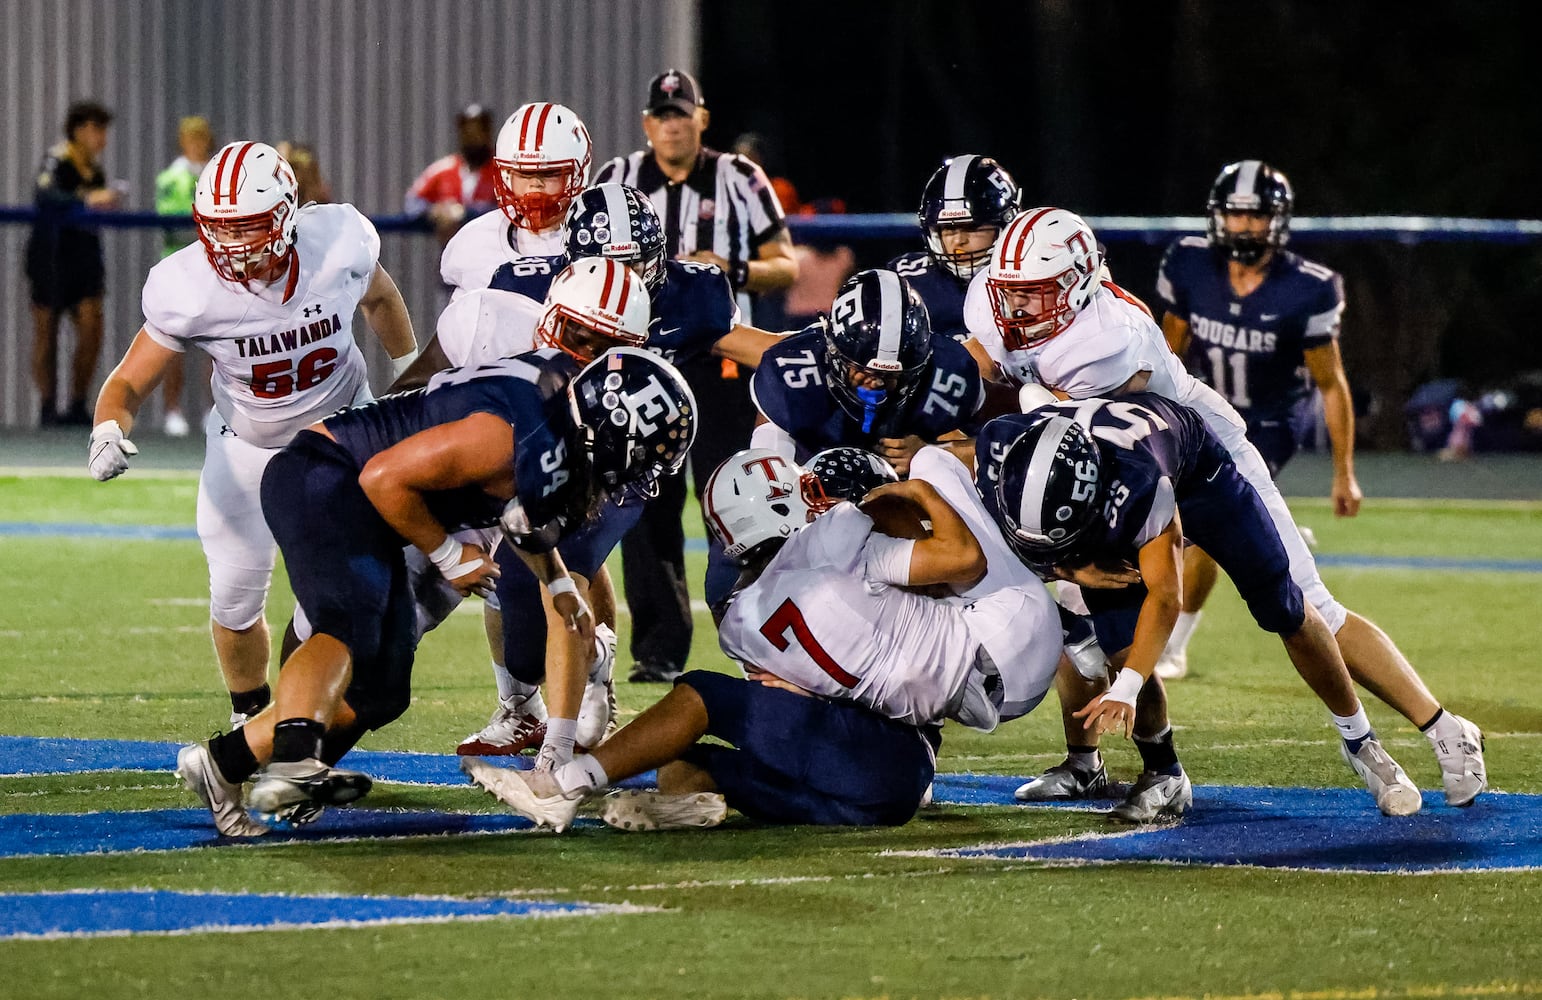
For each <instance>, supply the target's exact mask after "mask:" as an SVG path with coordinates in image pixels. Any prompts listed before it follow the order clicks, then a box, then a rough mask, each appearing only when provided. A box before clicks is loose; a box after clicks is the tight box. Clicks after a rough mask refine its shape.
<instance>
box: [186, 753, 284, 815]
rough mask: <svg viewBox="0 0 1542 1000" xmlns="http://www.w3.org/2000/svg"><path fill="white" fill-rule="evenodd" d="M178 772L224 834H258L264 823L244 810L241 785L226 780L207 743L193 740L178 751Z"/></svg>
mask: <svg viewBox="0 0 1542 1000" xmlns="http://www.w3.org/2000/svg"><path fill="white" fill-rule="evenodd" d="M177 776H178V777H179V778H181V779H182V783H183V784H184V785H186V786H187V787H188V790H189V791H191V792H192V793H193V794H194V795H196V796H198V797H199V798H200V799H202V800H203V804H204V805H205V806H206V807H208V810H209V812H210V813H211V814H212V815H213V816H214V827H215V829H217V830H219V832H220V834H221V835H222V836H225V837H261V836H263V835H264V834H266V833H268V832H270V831H269V830H268V828H267V827H265V826H263V825H262V824H261V823H259V822H257V821H256V820H254V819H252V818H251V817H250V816H248V815H247V814H246V810H245V809H244V808H243V807H242V805H241V786H240V785H239V784H232V783H230V782H228V781H226V780H225V778H224V777H223V776H222V775H221V774H220V770H219V768H218V767H216V766H215V764H214V758H213V757H211V756H209V744H207V743H194V744H191V745H190V746H185V747H183V748H182V749H181V750H178V751H177Z"/></svg>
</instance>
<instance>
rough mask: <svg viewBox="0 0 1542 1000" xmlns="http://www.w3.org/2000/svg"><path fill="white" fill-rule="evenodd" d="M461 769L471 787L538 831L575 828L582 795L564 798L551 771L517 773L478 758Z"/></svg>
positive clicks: (543, 768)
mask: <svg viewBox="0 0 1542 1000" xmlns="http://www.w3.org/2000/svg"><path fill="white" fill-rule="evenodd" d="M460 769H461V770H462V771H464V772H466V776H467V777H468V778H470V779H471V781H472V783H473V784H475V785H476V786H477V787H479V788H481V789H482V790H483V791H485V792H487V793H488V794H490V795H492V797H493V798H495V799H497V800H498V801H499V802H502V803H503V804H504V805H506V806H508V807H509V808H510V809H512V810H514V812H516V813H518V814H519V815H521V816H523V817H525V818H526V819H528V820H530V821H531V822H532V823H534V824H535V825H536V826H537V827H542V826H549V827H551V828H552V829H553V830H555V831H556V832H558V833H561V832H562V831H564V830H566V829H567V828H568V827H570V826H572V825H573V818H574V817H575V816H577V815H578V806H579V803H581V802H582V801H583V798H584V797H583V795H582V793H580V794H576V795H572V796H569V795H565V794H563V791H562V789H561V788H559V787H558V786H557V779H556V777H555V776H554V775H553V774H552V771H551V768H548V767H537V768H535V769H534V770H532V771H516V770H514V769H513V768H508V767H498V766H497V765H494V764H489V763H488V762H487V761H485V760H482V759H481V758H479V757H467V758H465V759H463V760H462V761H461V762H460Z"/></svg>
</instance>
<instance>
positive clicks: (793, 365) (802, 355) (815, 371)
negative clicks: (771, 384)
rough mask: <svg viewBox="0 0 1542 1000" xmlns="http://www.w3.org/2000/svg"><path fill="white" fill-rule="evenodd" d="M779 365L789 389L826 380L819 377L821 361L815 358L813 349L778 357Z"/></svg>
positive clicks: (818, 383) (800, 387)
mask: <svg viewBox="0 0 1542 1000" xmlns="http://www.w3.org/2000/svg"><path fill="white" fill-rule="evenodd" d="M776 363H777V366H778V367H779V368H781V369H783V371H782V381H783V382H785V383H786V384H787V388H789V389H802V388H804V387H805V386H808V385H822V384H823V383H824V380H823V379H821V378H820V377H819V362H818V361H817V360H816V359H815V358H814V352H813V351H812V350H807V351H799V352H798V353H797V354H795V355H793V356H792V357H790V358H777V359H776Z"/></svg>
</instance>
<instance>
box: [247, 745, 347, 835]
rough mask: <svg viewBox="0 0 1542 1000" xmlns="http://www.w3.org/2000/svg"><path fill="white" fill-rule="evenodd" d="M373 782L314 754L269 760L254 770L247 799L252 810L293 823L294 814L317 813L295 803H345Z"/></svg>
mask: <svg viewBox="0 0 1542 1000" xmlns="http://www.w3.org/2000/svg"><path fill="white" fill-rule="evenodd" d="M374 785H375V783H374V782H373V781H372V780H370V777H369V775H367V774H362V773H360V772H358V771H344V770H342V769H341V768H336V767H328V766H327V765H325V764H323V763H322V762H321V761H319V760H317V759H316V758H314V757H308V758H306V759H305V760H293V761H273V762H271V763H269V764H268V766H267V767H265V768H263V769H262V770H261V771H259V772H258V773H257V782H256V784H254V785H252V796H251V800H250V801H251V805H252V809H253V810H255V811H256V812H258V813H260V814H263V815H267V816H274V817H281V818H284V819H285V820H287V821H288V822H289V823H290V824H295V820H296V817H299V816H304V815H306V814H310V818H311V819H314V818H315V816H316V815H319V813H314V812H312V810H309V809H304V808H301V809H297V808H296V807H297V806H301V807H304V806H341V805H347V804H348V803H349V802H353V801H354V800H355V799H361V798H363V797H364V796H366V795H368V794H369V790H370V789H371V788H373V787H374ZM308 821H309V820H301V822H308Z"/></svg>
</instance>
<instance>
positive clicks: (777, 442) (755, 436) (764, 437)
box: [750, 424, 798, 462]
mask: <svg viewBox="0 0 1542 1000" xmlns="http://www.w3.org/2000/svg"><path fill="white" fill-rule="evenodd" d="M750 447H751V448H769V449H771V450H772V451H774V452H776V453H777V454H778V455H780V456H782V457H783V458H785V459H787V461H789V462H796V461H797V454H798V444H797V442H796V441H794V440H793V439H792V435H791V434H788V433H787V432H786V431H784V430H782V429H781V428H780V427H778V426H776V425H775V424H761V425H760V426H759V427H756V428H755V430H754V432H753V433H751V434H750Z"/></svg>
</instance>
